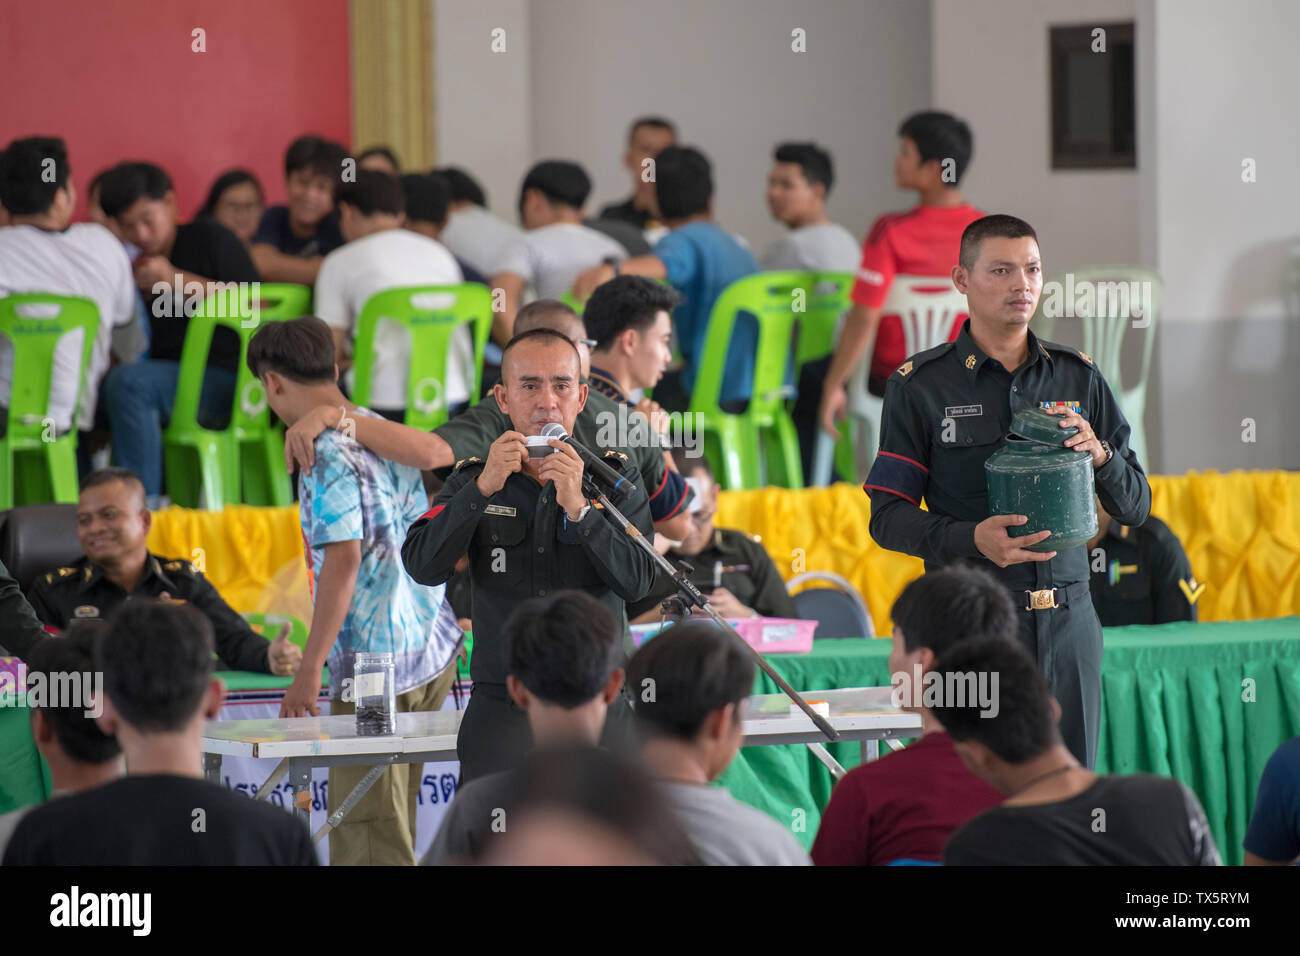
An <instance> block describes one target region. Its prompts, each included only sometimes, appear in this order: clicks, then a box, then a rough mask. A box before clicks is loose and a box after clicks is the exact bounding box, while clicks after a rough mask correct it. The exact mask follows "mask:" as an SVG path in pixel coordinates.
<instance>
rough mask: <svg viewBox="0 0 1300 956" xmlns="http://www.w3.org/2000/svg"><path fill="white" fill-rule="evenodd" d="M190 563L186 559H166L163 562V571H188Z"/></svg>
mask: <svg viewBox="0 0 1300 956" xmlns="http://www.w3.org/2000/svg"><path fill="white" fill-rule="evenodd" d="M189 569H190V563H189V562H188V561H168V562H166V563H165V564H163V570H164V571H188V570H189Z"/></svg>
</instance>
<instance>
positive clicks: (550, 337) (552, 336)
mask: <svg viewBox="0 0 1300 956" xmlns="http://www.w3.org/2000/svg"><path fill="white" fill-rule="evenodd" d="M531 339H544V340H547V341H556V342H563V343H564V344H565V345H567V346H568V347H569V349H570V350H571V351H572V352H573V360H574V361H575V362H577V363H578V367H579V368H581V367H582V357H581V356H580V355H578V347H577V346H576V345H574V344H573V342H572V341H571V340H570V339H569V337H568V336H567V335H565V334H564V333H563V332H557V331H556V330H555V329H548V328H545V327H543V326H538V327H537V328H535V329H529V330H528V331H527V332H520V333H519V334H518V335H516V336H515V337H514V338H512V339H511V340H510V341H509V342H507V343H506V347H505V348H503V349H502V350H501V368H502V369H503V370H504V369H505V367H506V356H507V355H509V354H510V351H511V350H512V349H513V348H514V347H515V346H516V345H518V344H519V343H520V342H527V341H529V340H531ZM501 384H502V385H504V384H506V383H505V377H504V375H503V376H502V381H501Z"/></svg>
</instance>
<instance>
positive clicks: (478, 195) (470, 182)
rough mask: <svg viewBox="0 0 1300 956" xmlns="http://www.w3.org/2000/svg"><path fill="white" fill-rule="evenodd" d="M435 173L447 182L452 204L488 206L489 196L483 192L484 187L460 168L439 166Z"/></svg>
mask: <svg viewBox="0 0 1300 956" xmlns="http://www.w3.org/2000/svg"><path fill="white" fill-rule="evenodd" d="M433 173H434V175H435V176H441V177H442V178H443V179H445V180H447V187H448V188H449V189H450V190H451V201H452V202H472V203H473V204H474V205H476V206H484V207H486V206H487V194H486V193H484V192H483V187H482V186H480V185H479V184H478V181H477V180H476V179H475V178H474V177H473V176H471V175H470V174H469V173H467V172H465V170H463V169H461V168H460V167H459V166H439V167H437V168H435V169H434V170H433Z"/></svg>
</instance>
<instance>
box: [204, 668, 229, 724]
mask: <svg viewBox="0 0 1300 956" xmlns="http://www.w3.org/2000/svg"><path fill="white" fill-rule="evenodd" d="M225 702H226V684H225V682H224V681H223V680H222V679H221V678H220V677H213V678H212V679H210V680H209V681H208V690H207V693H206V694H204V696H203V716H204V717H206V718H208V720H216V719H217V717H218V716H219V715H220V714H221V708H222V706H223V705H224V704H225Z"/></svg>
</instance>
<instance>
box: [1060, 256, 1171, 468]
mask: <svg viewBox="0 0 1300 956" xmlns="http://www.w3.org/2000/svg"><path fill="white" fill-rule="evenodd" d="M1085 282H1087V283H1091V284H1092V287H1093V288H1092V290H1093V297H1092V299H1093V303H1094V307H1093V309H1091V310H1088V309H1087V308H1086V305H1087V303H1086V302H1084V303H1083V305H1084V306H1085V308H1084V309H1083V310H1080V309H1079V304H1078V303H1077V301H1076V303H1074V304H1073V308H1074V313H1075V315H1076V316H1078V317H1079V318H1081V319H1082V320H1083V351H1084V352H1085V353H1087V355H1088V356H1089V357H1091V358H1092V360H1093V361H1094V362H1095V363H1097V368H1098V370H1099V371H1100V372H1101V374H1102V375H1103V376H1104V377H1105V379H1106V383H1107V384H1108V385H1109V386H1110V388H1111V391H1112V392H1114V393H1115V401H1117V402H1118V403H1119V407H1120V410H1121V411H1122V412H1123V413H1124V417H1125V418H1127V419H1128V423H1129V427H1130V428H1131V429H1132V432H1131V433H1130V435H1129V442H1128V444H1129V447H1130V448H1131V449H1133V453H1134V454H1135V455H1137V460H1138V463H1139V464H1141V465H1142V467H1143V468H1144V469H1146V470H1148V471H1149V470H1150V463H1149V462H1148V461H1147V446H1146V428H1145V425H1144V423H1143V418H1144V417H1145V415H1146V408H1147V380H1148V377H1149V374H1150V371H1151V350H1152V348H1153V347H1154V346H1155V341H1156V322H1157V320H1158V319H1159V317H1160V298H1161V293H1162V292H1163V284H1162V283H1161V281H1160V276H1159V275H1158V274H1157V273H1155V272H1152V271H1150V270H1149V269H1137V268H1132V267H1130V266H1098V267H1093V268H1090V269H1081V270H1078V271H1076V272H1075V273H1074V287H1075V289H1079V288H1081V286H1082V283H1085ZM1121 283H1122V287H1121ZM1121 292H1123V293H1124V294H1123V295H1121V294H1120V293H1121ZM1076 298H1077V297H1076ZM1125 304H1126V305H1127V307H1125ZM1130 322H1141V323H1142V325H1138V326H1135V328H1137V329H1138V330H1139V331H1144V332H1145V333H1146V335H1145V336H1144V338H1145V341H1144V342H1143V344H1142V366H1141V371H1140V372H1139V373H1138V379H1137V382H1136V383H1134V384H1133V385H1132V386H1131V387H1129V388H1125V387H1124V384H1123V379H1122V377H1121V374H1120V348H1121V346H1122V345H1123V342H1124V333H1125V332H1126V331H1127V330H1128V328H1129V323H1130Z"/></svg>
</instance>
